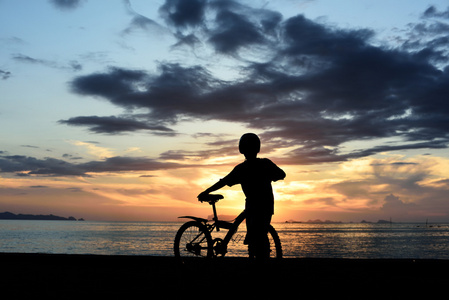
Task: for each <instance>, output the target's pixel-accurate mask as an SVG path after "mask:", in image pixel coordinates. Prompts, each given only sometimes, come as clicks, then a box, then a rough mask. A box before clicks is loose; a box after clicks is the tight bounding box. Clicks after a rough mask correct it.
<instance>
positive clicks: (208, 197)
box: [198, 194, 224, 204]
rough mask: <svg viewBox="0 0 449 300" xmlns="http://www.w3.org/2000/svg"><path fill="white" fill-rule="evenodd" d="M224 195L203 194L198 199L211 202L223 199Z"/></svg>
mask: <svg viewBox="0 0 449 300" xmlns="http://www.w3.org/2000/svg"><path fill="white" fill-rule="evenodd" d="M223 198H224V197H223V195H219V194H206V195H201V197H198V201H200V202H208V203H209V204H212V203H215V202H218V200H220V199H223Z"/></svg>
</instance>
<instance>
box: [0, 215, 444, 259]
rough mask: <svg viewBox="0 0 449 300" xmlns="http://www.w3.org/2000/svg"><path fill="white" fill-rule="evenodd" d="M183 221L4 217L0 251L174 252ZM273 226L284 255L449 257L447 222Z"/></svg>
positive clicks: (237, 246) (239, 248)
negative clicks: (24, 218)
mask: <svg viewBox="0 0 449 300" xmlns="http://www.w3.org/2000/svg"><path fill="white" fill-rule="evenodd" d="M181 225H182V223H162V222H91V221H85V222H75V221H18V220H17V221H16V220H14V221H13V220H0V252H19V253H58V254H103V255H154V256H173V240H174V237H175V235H176V232H177V230H178V228H179V227H180V226H181ZM273 226H274V227H275V228H276V230H277V231H278V233H279V237H280V238H281V242H282V248H283V250H284V256H285V257H315V258H416V259H418V258H420V259H449V224H432V225H428V226H426V225H425V224H411V223H410V224H408V223H393V224H358V223H351V224H304V223H294V224H292V223H289V224H287V223H274V224H273ZM245 230H246V228H245V226H241V228H240V229H239V232H238V236H237V238H236V241H235V242H234V243H233V244H232V245H230V252H229V256H246V255H247V252H246V246H244V245H243V239H242V238H241V237H243V236H244V235H245ZM222 232H223V231H221V232H220V234H222ZM214 234H215V233H214Z"/></svg>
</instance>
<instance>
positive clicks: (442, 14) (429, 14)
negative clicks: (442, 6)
mask: <svg viewBox="0 0 449 300" xmlns="http://www.w3.org/2000/svg"><path fill="white" fill-rule="evenodd" d="M422 17H423V18H445V19H449V7H448V8H447V9H446V10H445V11H439V10H438V9H437V8H435V6H433V5H432V6H429V8H428V9H426V11H425V12H424V13H423V15H422Z"/></svg>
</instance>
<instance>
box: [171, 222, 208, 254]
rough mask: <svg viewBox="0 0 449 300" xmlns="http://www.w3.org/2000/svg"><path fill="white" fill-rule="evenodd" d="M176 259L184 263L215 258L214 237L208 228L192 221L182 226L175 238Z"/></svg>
mask: <svg viewBox="0 0 449 300" xmlns="http://www.w3.org/2000/svg"><path fill="white" fill-rule="evenodd" d="M174 253H175V257H176V258H178V259H180V260H181V261H182V262H185V260H192V259H195V258H211V257H212V256H213V247H212V237H211V235H210V232H209V231H208V230H207V228H206V226H204V225H203V224H201V223H199V222H196V221H190V222H187V223H185V224H184V225H182V226H181V227H180V228H179V230H178V232H177V233H176V236H175V242H174Z"/></svg>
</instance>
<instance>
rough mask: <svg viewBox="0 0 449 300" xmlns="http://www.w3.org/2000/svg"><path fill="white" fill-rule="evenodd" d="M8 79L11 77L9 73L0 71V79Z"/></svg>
mask: <svg viewBox="0 0 449 300" xmlns="http://www.w3.org/2000/svg"><path fill="white" fill-rule="evenodd" d="M9 77H11V72H9V71H4V70H0V78H1V79H3V80H6V79H8V78H9Z"/></svg>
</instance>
